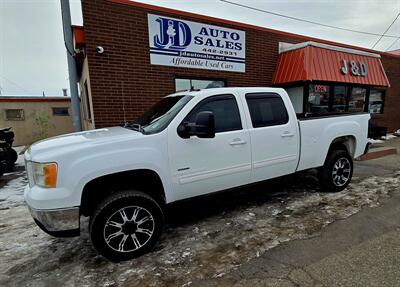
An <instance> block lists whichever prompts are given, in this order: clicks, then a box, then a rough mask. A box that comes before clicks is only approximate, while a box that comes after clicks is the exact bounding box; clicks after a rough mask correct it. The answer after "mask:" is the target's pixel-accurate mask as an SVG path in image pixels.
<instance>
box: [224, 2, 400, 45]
mask: <svg viewBox="0 0 400 287" xmlns="http://www.w3.org/2000/svg"><path fill="white" fill-rule="evenodd" d="M219 1H221V2H225V3H228V4H231V5H235V6H239V7H242V8H247V9H250V10H255V11H258V12H263V13H267V14H271V15H275V16H279V17H283V18H287V19H291V20H296V21H300V22H305V23H309V24H314V25H319V26H322V27H328V28H332V29H337V30H342V31H347V32H354V33H359V34H364V35H372V36H382V35H381V34H377V33H371V32H365V31H359V30H353V29H347V28H343V27H338V26H333V25H327V24H323V23H319V22H315V21H310V20H307V19H302V18H297V17H293V16H288V15H284V14H280V13H276V12H272V11H268V10H264V9H261V8H256V7H251V6H247V5H244V4H240V3H236V2H231V1H228V0H219ZM383 37H387V38H399V36H394V35H383Z"/></svg>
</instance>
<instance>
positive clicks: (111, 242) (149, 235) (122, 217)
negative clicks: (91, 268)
mask: <svg viewBox="0 0 400 287" xmlns="http://www.w3.org/2000/svg"><path fill="white" fill-rule="evenodd" d="M163 227H164V215H163V212H162V209H161V207H160V206H159V204H158V203H157V202H156V201H155V200H154V199H153V198H151V197H150V196H148V195H147V194H145V193H142V192H139V191H123V192H118V193H117V194H113V195H111V196H110V197H108V198H106V199H105V200H104V201H103V202H102V203H101V204H100V205H99V207H98V208H97V209H96V211H95V212H94V214H93V216H92V217H91V219H90V226H89V230H90V237H91V240H92V243H93V245H94V247H95V248H96V249H97V251H98V252H99V253H100V254H102V255H103V256H105V257H107V258H108V259H110V260H113V261H122V260H129V259H132V258H135V257H138V256H140V255H142V254H144V253H147V252H149V251H150V250H151V249H152V248H153V247H154V246H155V244H156V243H157V241H158V239H159V238H160V236H161V233H162V230H163Z"/></svg>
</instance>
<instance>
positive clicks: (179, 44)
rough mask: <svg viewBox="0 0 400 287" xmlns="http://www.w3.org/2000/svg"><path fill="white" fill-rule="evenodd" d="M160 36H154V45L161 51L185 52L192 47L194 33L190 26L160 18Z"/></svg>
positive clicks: (158, 20)
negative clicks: (188, 47) (184, 50)
mask: <svg viewBox="0 0 400 287" xmlns="http://www.w3.org/2000/svg"><path fill="white" fill-rule="evenodd" d="M156 21H157V22H158V23H159V25H160V26H159V28H160V31H159V34H157V35H155V36H154V45H155V46H156V47H157V48H160V49H171V50H183V49H185V48H186V47H187V46H189V45H190V43H191V41H192V33H191V30H190V27H189V25H187V24H186V23H184V22H182V21H178V20H172V19H168V18H162V17H160V18H158V19H157V20H156Z"/></svg>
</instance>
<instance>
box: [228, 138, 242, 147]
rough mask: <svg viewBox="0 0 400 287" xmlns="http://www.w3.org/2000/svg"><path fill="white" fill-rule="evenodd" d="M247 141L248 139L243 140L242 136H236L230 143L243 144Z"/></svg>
mask: <svg viewBox="0 0 400 287" xmlns="http://www.w3.org/2000/svg"><path fill="white" fill-rule="evenodd" d="M245 143H246V141H244V140H242V139H240V138H236V139H234V140H233V141H231V142H230V143H229V144H230V145H242V144H245Z"/></svg>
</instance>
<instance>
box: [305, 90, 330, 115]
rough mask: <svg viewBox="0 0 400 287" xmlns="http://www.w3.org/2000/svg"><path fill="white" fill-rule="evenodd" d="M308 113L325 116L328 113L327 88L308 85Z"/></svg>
mask: <svg viewBox="0 0 400 287" xmlns="http://www.w3.org/2000/svg"><path fill="white" fill-rule="evenodd" d="M308 112H309V113H311V114H326V113H328V112H329V86H326V85H310V90H309V94H308Z"/></svg>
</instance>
